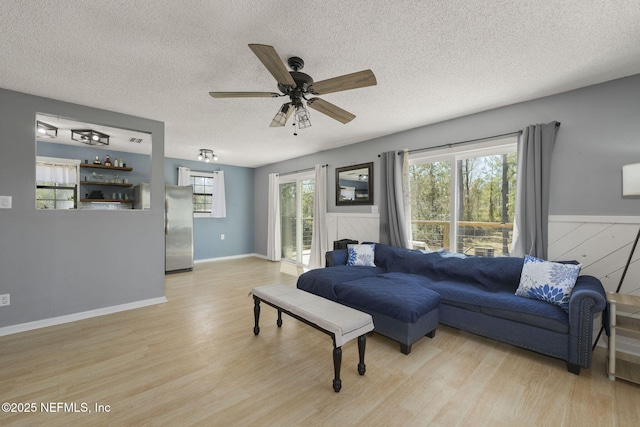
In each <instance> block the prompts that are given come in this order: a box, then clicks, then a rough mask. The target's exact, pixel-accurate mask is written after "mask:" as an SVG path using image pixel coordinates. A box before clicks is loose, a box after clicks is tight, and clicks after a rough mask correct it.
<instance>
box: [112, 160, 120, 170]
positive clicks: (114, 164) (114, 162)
mask: <svg viewBox="0 0 640 427" xmlns="http://www.w3.org/2000/svg"><path fill="white" fill-rule="evenodd" d="M118 166H120V164H118V159H113V167H114V168H117V167H118Z"/></svg>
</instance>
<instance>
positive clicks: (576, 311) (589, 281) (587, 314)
mask: <svg viewBox="0 0 640 427" xmlns="http://www.w3.org/2000/svg"><path fill="white" fill-rule="evenodd" d="M606 307H607V298H606V294H605V291H604V288H603V286H602V283H601V282H600V280H598V279H596V278H595V277H593V276H580V277H578V280H577V281H576V285H575V286H574V288H573V291H572V292H571V298H570V299H569V360H568V362H569V363H570V364H574V365H577V366H581V367H583V368H588V367H590V366H591V345H592V343H593V328H594V321H593V317H594V315H595V313H599V312H601V311H605V310H606ZM602 321H603V322H606V321H607V319H606V316H604V315H603V316H602Z"/></svg>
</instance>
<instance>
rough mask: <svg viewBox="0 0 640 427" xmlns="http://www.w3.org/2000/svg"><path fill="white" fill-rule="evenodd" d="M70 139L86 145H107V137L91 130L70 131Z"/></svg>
mask: <svg viewBox="0 0 640 427" xmlns="http://www.w3.org/2000/svg"><path fill="white" fill-rule="evenodd" d="M71 139H73V140H74V141H80V142H82V143H83V144H87V145H98V144H102V145H109V135H107V134H105V133H102V132H98V131H95V130H92V129H71Z"/></svg>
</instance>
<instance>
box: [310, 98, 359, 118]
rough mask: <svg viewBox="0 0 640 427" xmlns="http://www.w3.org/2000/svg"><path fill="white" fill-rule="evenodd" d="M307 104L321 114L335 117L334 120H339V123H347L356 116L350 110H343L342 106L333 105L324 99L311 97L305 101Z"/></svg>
mask: <svg viewBox="0 0 640 427" xmlns="http://www.w3.org/2000/svg"><path fill="white" fill-rule="evenodd" d="M307 105H308V106H309V107H311V108H313V109H314V110H316V111H319V112H321V113H322V114H326V115H327V116H329V117H331V118H332V119H335V120H337V121H339V122H340V123H344V124H347V123H349V122H350V121H351V120H353V119H355V118H356V116H355V115H353V114H351V113H350V112H348V111H346V110H343V109H342V108H340V107H338V106H337V105H334V104H332V103H330V102H327V101H325V100H324V99H320V98H311V99H310V100H309V101H308V102H307Z"/></svg>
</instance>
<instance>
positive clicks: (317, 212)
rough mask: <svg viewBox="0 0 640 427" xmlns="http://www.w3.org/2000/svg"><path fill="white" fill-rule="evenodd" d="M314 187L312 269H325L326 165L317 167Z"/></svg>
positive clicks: (326, 247) (310, 262) (310, 265)
mask: <svg viewBox="0 0 640 427" xmlns="http://www.w3.org/2000/svg"><path fill="white" fill-rule="evenodd" d="M314 186H315V195H314V198H313V228H312V231H311V254H310V258H309V268H310V269H313V268H321V267H324V264H325V263H324V254H325V253H326V252H327V249H328V246H329V245H328V243H327V238H328V231H327V168H326V166H325V165H316V173H315V184H314Z"/></svg>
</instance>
